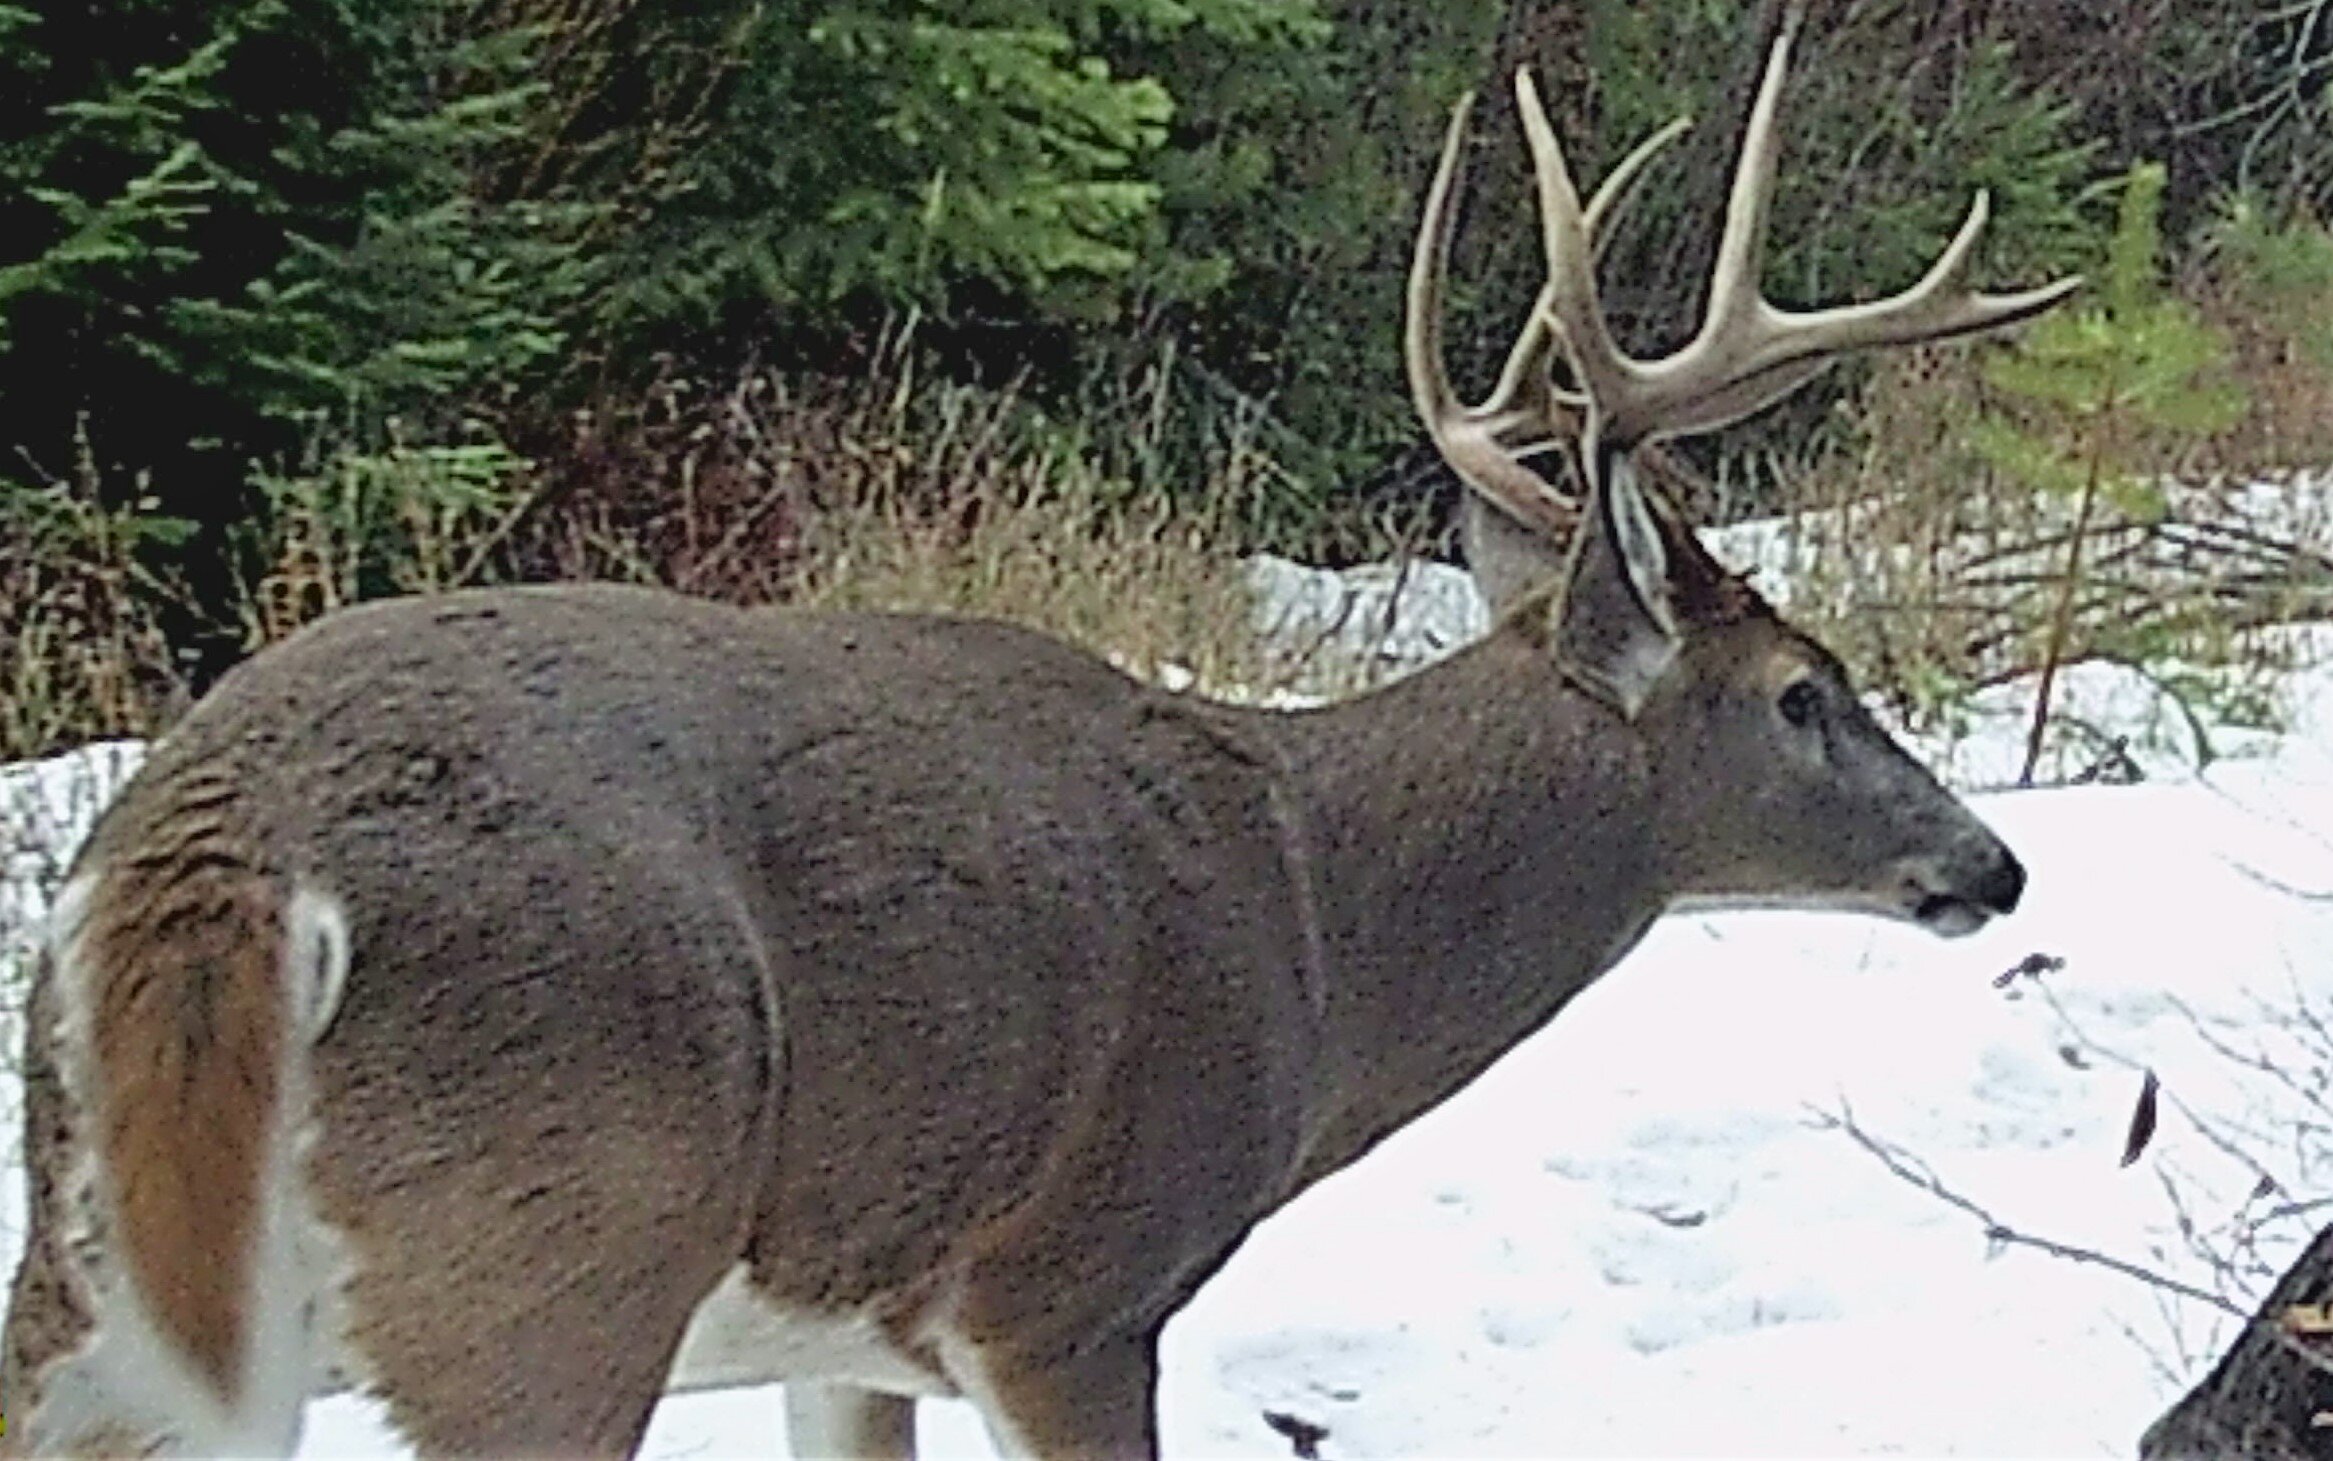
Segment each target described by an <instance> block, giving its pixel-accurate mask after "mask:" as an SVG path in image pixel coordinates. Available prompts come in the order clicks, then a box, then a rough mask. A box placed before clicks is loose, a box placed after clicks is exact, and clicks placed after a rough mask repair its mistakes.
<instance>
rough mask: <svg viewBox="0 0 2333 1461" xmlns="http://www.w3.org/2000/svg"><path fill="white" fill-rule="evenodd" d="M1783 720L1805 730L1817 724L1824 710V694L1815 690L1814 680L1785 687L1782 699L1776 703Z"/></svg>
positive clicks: (1801, 681) (1798, 681)
mask: <svg viewBox="0 0 2333 1461" xmlns="http://www.w3.org/2000/svg"><path fill="white" fill-rule="evenodd" d="M1775 708H1776V709H1778V710H1780V711H1781V712H1782V718H1783V719H1784V720H1787V721H1789V722H1790V723H1791V724H1792V725H1794V726H1797V727H1798V728H1799V729H1800V730H1805V729H1806V728H1807V727H1808V726H1810V725H1813V724H1814V723H1815V717H1816V715H1817V714H1819V713H1820V712H1821V710H1822V708H1823V692H1822V691H1820V690H1818V689H1816V688H1815V682H1814V681H1813V680H1793V681H1791V682H1790V684H1789V685H1787V686H1786V687H1784V689H1783V691H1782V698H1781V699H1780V700H1778V701H1776V702H1775Z"/></svg>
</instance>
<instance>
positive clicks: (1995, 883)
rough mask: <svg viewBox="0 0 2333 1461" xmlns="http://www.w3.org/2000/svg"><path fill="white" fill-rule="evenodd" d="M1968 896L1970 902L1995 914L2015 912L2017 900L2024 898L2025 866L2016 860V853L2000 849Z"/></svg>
mask: <svg viewBox="0 0 2333 1461" xmlns="http://www.w3.org/2000/svg"><path fill="white" fill-rule="evenodd" d="M1969 895H1970V899H1971V901H1973V902H1976V903H1979V904H1981V905H1983V906H1984V907H1986V908H1990V909H1992V910H1993V911H1994V912H1995V913H2014V912H2016V911H2017V900H2018V899H2019V898H2021V897H2023V896H2025V864H2024V863H2021V862H2019V861H2018V860H2017V854H2016V853H2014V852H2011V851H2010V850H2009V849H2008V848H2006V847H2004V848H2002V849H2001V855H2000V856H1999V857H1998V858H1996V859H1994V861H1993V865H1992V866H1991V867H1990V868H1987V869H1986V870H1985V873H1984V875H1983V876H1982V877H1980V878H1978V879H1977V881H1976V884H1975V886H1973V887H1971V888H1970V889H1969Z"/></svg>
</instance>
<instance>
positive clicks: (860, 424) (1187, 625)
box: [516, 371, 1264, 687]
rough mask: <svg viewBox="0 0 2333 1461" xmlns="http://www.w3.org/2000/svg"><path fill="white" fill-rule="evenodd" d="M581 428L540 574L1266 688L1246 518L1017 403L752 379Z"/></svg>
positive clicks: (530, 554)
mask: <svg viewBox="0 0 2333 1461" xmlns="http://www.w3.org/2000/svg"><path fill="white" fill-rule="evenodd" d="M579 424H580V428H581V430H582V431H583V432H585V433H587V434H588V435H587V438H586V439H585V440H583V441H581V442H578V443H574V444H571V445H570V447H569V448H568V449H566V450H563V451H562V452H561V453H560V454H559V456H560V459H561V460H562V461H563V462H565V463H566V464H567V468H566V472H567V475H566V476H565V477H564V478H563V479H554V480H553V481H551V482H550V483H548V484H547V485H546V487H545V489H544V490H543V493H542V498H543V504H542V507H541V508H540V510H539V511H538V512H537V513H536V514H535V516H534V520H533V521H532V522H530V523H529V524H528V525H527V526H526V528H525V530H524V531H523V533H522V534H520V535H519V537H520V539H521V541H520V542H519V544H518V546H517V548H516V552H517V553H518V555H519V557H520V560H521V562H522V564H523V565H524V570H525V571H524V576H527V577H551V578H578V577H593V578H611V577H612V578H623V579H630V580H634V581H645V582H655V583H661V584H665V585H667V586H670V587H673V588H676V589H679V590H681V591H683V592H688V593H696V594H702V595H705V596H708V597H713V598H720V599H725V600H730V601H733V602H740V603H788V604H795V605H800V606H803V607H806V608H823V607H850V608H879V609H897V610H908V611H916V612H932V613H954V614H972V615H980V616H985V617H993V618H1000V619H1009V620H1012V621H1015V622H1018V623H1022V624H1027V625H1030V626H1032V627H1034V628H1037V629H1041V630H1044V631H1045V632H1047V633H1050V634H1053V635H1056V636H1058V637H1060V638H1062V639H1065V640H1068V641H1069V642H1071V643H1073V644H1078V645H1082V646H1084V647H1086V648H1088V649H1091V650H1093V651H1094V652H1096V653H1103V654H1108V655H1110V656H1111V657H1112V658H1114V659H1116V660H1118V661H1119V662H1120V663H1121V664H1122V665H1123V666H1124V667H1125V668H1126V669H1127V670H1129V671H1130V672H1132V673H1135V674H1138V675H1143V676H1145V677H1150V678H1156V677H1158V676H1159V674H1160V673H1161V670H1162V667H1164V666H1168V665H1179V666H1182V667H1183V668H1185V669H1187V670H1189V671H1191V672H1192V673H1193V674H1195V675H1196V677H1197V679H1198V682H1199V684H1200V685H1201V686H1202V687H1219V686H1252V685H1255V684H1257V683H1259V678H1258V677H1259V676H1260V675H1261V674H1262V673H1263V670H1264V666H1263V664H1262V661H1261V657H1260V654H1259V652H1258V650H1257V647H1256V645H1255V643H1254V636H1253V634H1252V631H1251V629H1250V624H1251V605H1250V601H1249V595H1248V591H1247V587H1246V579H1245V575H1244V573H1243V571H1242V568H1241V565H1240V563H1239V561H1238V557H1237V555H1236V552H1235V551H1234V548H1233V544H1232V534H1231V531H1230V529H1229V526H1228V522H1229V514H1228V512H1225V511H1219V510H1207V509H1202V510H1199V511H1196V512H1194V511H1193V510H1192V508H1191V506H1190V505H1189V504H1188V503H1170V502H1168V501H1166V500H1164V499H1163V498H1161V497H1159V496H1157V495H1155V494H1144V493H1137V492H1134V491H1131V490H1129V489H1127V488H1126V487H1124V486H1123V484H1120V483H1118V482H1115V481H1112V480H1110V479H1108V478H1106V477H1104V476H1102V475H1100V474H1099V473H1097V472H1096V471H1095V470H1094V469H1093V468H1092V467H1091V466H1090V465H1089V464H1088V463H1087V462H1086V461H1084V460H1083V459H1082V458H1080V457H1079V456H1077V455H1075V454H1074V453H1072V452H1070V451H1068V450H1066V449H1064V448H1061V447H1058V446H1055V445H1052V444H1050V443H1049V442H1048V441H1047V439H1046V433H1045V430H1044V427H1043V423H1042V422H1041V421H1038V420H1037V419H1036V417H1035V413H1034V412H1033V411H1032V410H1031V409H1030V408H1029V407H1028V405H1027V404H1026V403H1025V402H1022V401H1020V400H1018V399H1017V398H1016V397H1015V396H1014V395H1013V393H1011V392H1009V391H1007V392H990V391H974V390H968V389H965V388H962V387H957V386H936V387H919V386H917V385H916V384H915V383H914V382H913V381H912V380H908V379H903V378H899V377H889V378H886V377H884V376H881V375H878V376H875V377H872V378H869V379H867V380H863V381H860V382H855V383H852V384H849V385H847V386H841V387H835V386H828V387H825V388H805V387H803V386H801V385H799V384H797V383H794V382H791V381H788V380H786V379H784V378H782V377H779V376H776V375H774V374H772V373H769V372H760V371H756V372H750V373H748V374H747V375H746V376H744V377H743V378H741V379H740V380H738V381H736V382H735V383H733V384H731V385H730V386H728V387H727V388H725V389H723V390H721V391H719V392H709V391H705V390H702V389H700V388H697V387H694V386H692V385H690V384H689V383H686V382H680V381H667V382H665V383H664V384H663V385H662V386H660V387H659V389H658V391H656V392H655V393H653V394H652V396H651V397H650V399H649V400H648V402H647V403H646V405H645V406H644V407H643V408H641V409H639V410H637V411H635V412H632V413H630V414H626V415H619V414H615V413H602V414H601V415H599V416H597V417H596V418H587V419H584V420H583V421H581V422H580V423H579ZM1247 490H1251V489H1250V487H1249V485H1248V484H1247V483H1244V482H1239V481H1229V482H1224V483H1219V484H1217V490H1215V491H1214V492H1212V493H1210V494H1209V495H1208V497H1207V498H1206V499H1205V500H1207V501H1209V502H1213V503H1217V504H1228V503H1232V502H1236V501H1237V500H1238V497H1237V494H1238V493H1240V492H1243V491H1247Z"/></svg>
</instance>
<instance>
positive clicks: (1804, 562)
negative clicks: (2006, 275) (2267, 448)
mask: <svg viewBox="0 0 2333 1461" xmlns="http://www.w3.org/2000/svg"><path fill="white" fill-rule="evenodd" d="M1979 370H1980V366H1979V363H1978V361H1977V360H1976V359H1975V358H1974V357H1972V356H1971V355H1970V354H1968V353H1967V352H1965V351H1959V352H1919V353H1915V354H1912V355H1907V356H1904V357H1901V358H1898V359H1896V360H1893V361H1890V362H1888V363H1886V364H1885V365H1884V366H1883V367H1882V368H1881V369H1880V370H1879V371H1878V372H1877V373H1876V374H1875V375H1874V377H1873V379H1872V381H1871V383H1870V385H1869V386H1868V387H1867V388H1866V390H1865V392H1864V393H1863V395H1862V397H1861V399H1860V401H1859V403H1858V405H1857V406H1856V408H1855V410H1856V412H1857V421H1856V426H1857V432H1856V435H1857V436H1858V438H1859V442H1860V444H1859V445H1858V446H1857V447H1856V448H1855V449H1854V450H1852V451H1843V452H1839V453H1836V454H1834V455H1832V456H1830V457H1827V458H1824V459H1821V460H1818V461H1815V462H1812V463H1809V464H1806V465H1805V466H1803V467H1802V468H1801V469H1800V470H1797V471H1795V472H1792V473H1789V474H1786V476H1787V482H1788V486H1789V488H1790V491H1791V500H1790V502H1789V507H1790V509H1791V513H1792V517H1791V520H1790V522H1789V525H1788V526H1787V528H1786V529H1785V531H1784V533H1783V535H1782V541H1781V542H1780V544H1779V545H1778V547H1777V550H1776V556H1777V557H1778V558H1779V559H1780V561H1781V563H1782V564H1783V565H1785V567H1786V571H1787V576H1788V578H1789V582H1790V588H1791V593H1790V598H1791V604H1792V609H1793V612H1794V614H1795V615H1796V616H1797V617H1799V618H1800V619H1802V620H1804V621H1805V622H1807V623H1808V624H1809V626H1810V627H1811V628H1814V629H1816V630H1817V632H1819V633H1820V634H1822V635H1823V637H1824V638H1825V640H1826V642H1828V643H1829V644H1831V645H1832V646H1833V647H1834V648H1835V649H1837V650H1838V652H1839V653H1840V654H1841V656H1842V657H1843V658H1845V659H1847V660H1848V662H1849V663H1850V664H1851V665H1852V666H1853V667H1854V668H1855V669H1856V671H1857V673H1858V674H1859V675H1860V676H1861V677H1862V678H1863V679H1864V682H1865V683H1867V684H1869V685H1871V686H1873V687H1874V688H1875V689H1878V690H1879V691H1880V692H1881V693H1882V694H1883V695H1885V696H1886V697H1887V698H1889V699H1890V700H1891V701H1892V702H1893V704H1894V707H1895V709H1896V711H1897V712H1898V714H1899V715H1900V716H1901V717H1902V719H1903V720H1904V721H1905V722H1906V723H1907V724H1910V725H1913V726H1914V727H1916V728H1920V729H1923V730H1931V731H1933V730H1939V729H1944V728H1946V727H1945V722H1946V721H1947V720H1948V719H1949V716H1950V714H1951V713H1952V712H1953V711H1954V710H1955V709H1956V708H1957V706H1958V705H1959V704H1960V703H1961V701H1962V700H1963V699H1964V698H1965V696H1966V695H1967V694H1968V693H1969V692H1971V691H1972V690H1975V689H1977V688H1980V687H1983V686H1986V685H1990V684H1995V683H1999V682H2002V681H2005V680H2009V679H2013V678H2016V677H2019V676H2021V675H2024V674H2026V673H2028V672H2030V671H2032V670H2034V669H2035V668H2037V667H2038V665H2039V663H2040V661H2041V659H2042V657H2043V650H2044V640H2045V638H2046V634H2047V627H2048V625H2049V622H2050V618H2051V612H2052V608H2053V606H2054V604H2055V602H2056V598H2057V594H2058V591H2059V587H2060V585H2061V583H2062V575H2063V571H2064V564H2065V561H2066V550H2067V546H2068V542H2069V538H2070V537H2071V534H2072V528H2073V507H2072V504H2071V502H2070V501H2068V500H2065V499H2060V498H2056V497H2052V496H2049V495H2047V494H2043V493H2039V492H2036V491H2035V490H2034V489H2033V488H2031V487H2030V486H2028V485H2026V484H2025V483H2023V482H2022V481H2020V480H2018V479H2016V478H2014V477H2012V476H2010V475H2008V474H2007V473H2005V472H2003V471H2002V470H2000V469H1999V468H1997V467H1995V466H1994V465H1993V464H1991V463H1990V462H1988V461H1987V460H1986V459H1985V458H1984V457H1983V456H1982V455H1980V454H1979V453H1978V452H1977V450H1976V449H1975V448H1974V446H1973V445H1972V437H1973V433H1972V431H1971V425H1972V423H1974V422H1975V421H1977V420H1978V419H1979V418H1980V417H1981V416H1982V415H1984V414H1986V413H2001V412H2005V411H2008V410H2010V409H2012V407H2011V406H2010V405H2009V404H2008V403H2004V402H2001V401H1998V400H1995V399H1992V398H1990V397H1989V396H1988V394H1987V392H1986V390H1985V388H1984V387H1983V385H1982V383H1981V380H1980V377H1979ZM2252 419H2253V418H2249V417H2248V418H2247V422H2248V423H2249V422H2250V421H2251V420H2252ZM2243 429H2244V428H2242V427H2240V428H2239V432H2240V431H2241V430H2243ZM2236 445H2237V434H2236V433H2230V434H2228V435H2225V436H2221V437H2215V438H2212V439H2210V440H2208V441H2204V442H2199V443H2197V444H2195V446H2194V447H2193V448H2192V450H2191V451H2189V452H2187V453H2186V454H2184V455H2182V456H2181V457H2180V458H2179V459H2178V460H2173V461H2166V462H2165V463H2164V471H2165V476H2164V477H2163V478H2162V479H2161V481H2162V484H2163V485H2161V486H2160V487H2158V488H2155V489H2152V490H2151V491H2150V492H2148V493H2140V494H2136V495H2138V496H2154V497H2156V498H2158V499H2159V501H2158V503H2157V504H2156V506H2157V507H2158V508H2159V510H2148V511H2137V512H2134V511H2130V510H2116V509H2109V510H2107V511H2105V512H2103V513H2102V514H2101V516H2100V517H2099V518H2097V519H2096V520H2094V521H2093V522H2092V524H2091V525H2090V528H2089V531H2088V534H2087V546H2086V547H2085V549H2084V554H2083V557H2084V578H2083V587H2082V590H2081V593H2080V595H2079V597H2078V599H2077V601H2076V604H2075V612H2074V618H2073V623H2072V633H2071V637H2070V642H2069V646H2068V649H2069V653H2068V655H2067V658H2068V660H2080V659H2086V658H2098V659H2107V660H2114V661H2119V662H2123V663H2127V664H2131V665H2134V666H2138V667H2141V668H2144V669H2147V670H2149V671H2150V672H2151V671H2154V670H2156V669H2166V670H2168V671H2169V672H2170V673H2171V675H2172V676H2173V677H2174V678H2176V679H2178V680H2179V682H2180V683H2181V685H2182V686H2183V687H2184V688H2185V689H2187V690H2193V691H2200V692H2201V693H2206V694H2209V695H2212V696H2214V697H2216V698H2218V699H2219V700H2220V701H2221V702H2222V704H2221V705H2220V706H2218V707H2209V708H2214V709H2219V710H2227V709H2229V708H2231V707H2238V706H2249V707H2251V708H2252V709H2253V710H2255V711H2256V710H2257V708H2258V707H2260V706H2262V705H2264V704H2266V703H2267V702H2268V700H2269V698H2270V695H2269V687H2270V686H2271V685H2272V683H2273V681H2274V680H2275V678H2276V676H2277V675H2278V674H2279V673H2280V672H2281V671H2282V670H2284V669H2286V668H2288V666H2287V665H2286V664H2285V661H2284V657H2285V656H2286V655H2287V654H2288V653H2289V652H2290V645H2291V644H2292V642H2293V641H2292V640H2291V638H2290V637H2289V636H2280V635H2276V634H2274V633H2270V632H2267V631H2268V630H2269V629H2270V627H2271V626H2275V625H2280V624H2287V623H2292V622H2295V621H2299V620H2304V619H2317V618H2323V617H2326V616H2327V615H2328V614H2329V613H2333V504H2329V503H2327V502H2325V501H2324V500H2323V498H2324V497H2325V495H2326V493H2325V492H2324V490H2323V488H2322V487H2313V486H2312V485H2311V481H2310V479H2308V478H2305V477H2299V476H2295V475H2293V474H2290V473H2282V474H2279V473H2275V472H2270V471H2266V470H2264V469H2265V468H2266V467H2267V466H2269V465H2272V464H2263V463H2256V462H2248V461H2244V460H2243V459H2241V458H2240V457H2239V456H2237V455H2235V454H2234V452H2235V447H2236Z"/></svg>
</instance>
